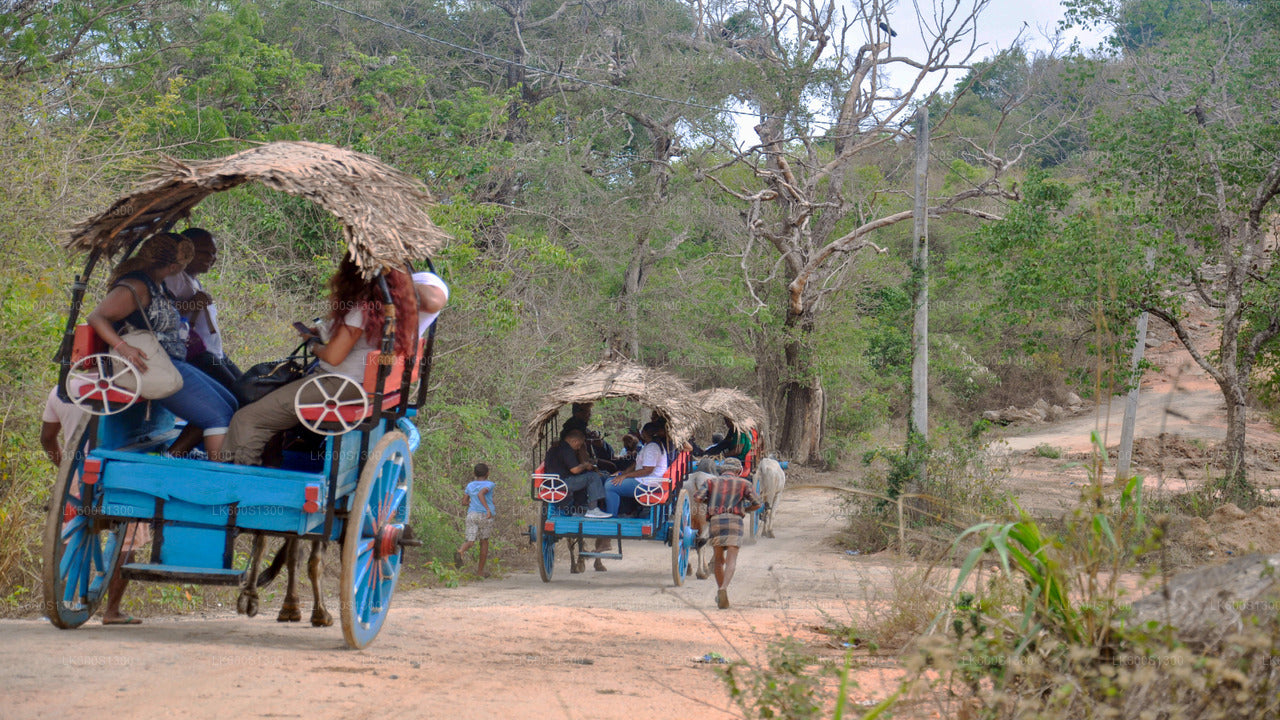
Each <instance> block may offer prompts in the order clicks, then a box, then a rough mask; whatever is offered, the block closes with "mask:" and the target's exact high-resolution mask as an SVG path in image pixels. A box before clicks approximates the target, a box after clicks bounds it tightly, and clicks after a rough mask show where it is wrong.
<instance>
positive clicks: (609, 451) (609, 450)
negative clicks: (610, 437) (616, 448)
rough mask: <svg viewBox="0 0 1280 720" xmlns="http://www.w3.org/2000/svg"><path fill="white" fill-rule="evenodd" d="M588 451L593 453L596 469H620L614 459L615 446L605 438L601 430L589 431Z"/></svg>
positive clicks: (613, 470) (608, 471)
mask: <svg viewBox="0 0 1280 720" xmlns="http://www.w3.org/2000/svg"><path fill="white" fill-rule="evenodd" d="M587 452H588V453H590V455H591V462H592V463H593V464H594V465H595V466H596V469H598V470H601V471H603V472H606V473H612V472H617V471H618V466H617V464H616V463H615V462H614V460H613V446H612V445H610V444H609V442H608V441H607V440H605V439H604V435H602V434H601V433H600V431H599V430H588V431H587Z"/></svg>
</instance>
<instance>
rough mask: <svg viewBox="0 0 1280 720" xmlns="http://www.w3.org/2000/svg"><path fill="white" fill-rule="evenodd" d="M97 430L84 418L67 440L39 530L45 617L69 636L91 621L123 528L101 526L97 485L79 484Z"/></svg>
mask: <svg viewBox="0 0 1280 720" xmlns="http://www.w3.org/2000/svg"><path fill="white" fill-rule="evenodd" d="M97 430H98V418H97V416H93V415H85V419H84V420H82V421H81V422H80V425H79V426H78V427H77V428H76V429H75V431H74V433H73V434H72V441H71V443H70V446H71V447H72V448H74V449H73V450H72V451H71V452H69V453H68V455H67V457H64V458H63V459H62V466H61V467H60V468H58V479H57V481H56V482H55V483H54V486H53V489H52V490H50V491H49V514H48V516H47V517H46V519H45V525H44V572H43V576H44V607H45V613H46V614H47V615H48V616H49V621H50V622H52V623H53V624H54V625H56V626H58V627H60V628H63V629H68V630H69V629H71V628H77V627H80V626H81V625H83V624H84V623H85V622H86V621H87V620H88V619H89V618H91V617H93V613H94V612H95V611H96V610H97V609H98V604H99V603H101V602H102V599H103V598H104V597H105V596H106V594H107V583H108V582H109V581H110V580H111V575H112V574H113V573H114V572H115V570H116V563H118V562H119V561H120V545H121V543H122V542H123V540H124V532H125V528H126V526H125V525H124V524H123V523H111V522H107V521H106V520H104V519H103V517H102V513H101V512H100V511H99V506H100V505H101V503H97V502H95V494H96V490H97V487H96V485H82V484H81V482H80V477H81V471H82V470H83V469H84V458H85V455H86V454H87V453H88V452H89V450H91V449H93V445H94V443H93V440H94V438H95V437H96V436H97Z"/></svg>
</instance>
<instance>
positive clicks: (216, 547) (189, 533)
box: [160, 524, 227, 568]
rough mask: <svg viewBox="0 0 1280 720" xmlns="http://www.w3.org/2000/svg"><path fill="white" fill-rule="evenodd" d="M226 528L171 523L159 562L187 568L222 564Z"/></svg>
mask: <svg viewBox="0 0 1280 720" xmlns="http://www.w3.org/2000/svg"><path fill="white" fill-rule="evenodd" d="M226 542H227V531H226V528H213V527H191V526H189V525H168V524H166V525H165V527H164V542H163V543H161V544H160V564H161V565H163V566H177V567H186V568H222V567H223V561H224V560H225V558H226V555H225V552H226Z"/></svg>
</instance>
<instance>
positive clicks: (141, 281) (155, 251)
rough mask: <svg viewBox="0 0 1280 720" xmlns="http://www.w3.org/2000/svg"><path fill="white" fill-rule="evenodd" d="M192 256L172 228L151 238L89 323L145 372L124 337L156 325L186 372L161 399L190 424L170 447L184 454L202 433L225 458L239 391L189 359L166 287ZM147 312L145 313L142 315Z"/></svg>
mask: <svg viewBox="0 0 1280 720" xmlns="http://www.w3.org/2000/svg"><path fill="white" fill-rule="evenodd" d="M193 255H194V249H193V248H192V245H191V241H190V240H187V239H186V238H183V237H182V236H180V235H175V234H173V233H160V234H159V235H154V236H152V237H151V238H149V239H147V241H146V242H144V243H142V246H141V247H139V248H138V251H137V253H135V254H134V256H133V257H131V258H129V259H128V260H126V261H124V262H122V263H120V265H118V266H117V267H116V269H115V271H114V272H113V273H112V274H111V278H110V280H109V281H108V283H107V287H108V288H110V289H109V290H108V291H107V295H106V297H104V298H102V302H100V303H98V306H97V307H96V308H94V309H93V312H91V313H89V317H88V318H87V322H88V323H89V325H90V326H91V327H92V328H93V329H94V332H96V333H97V334H98V337H99V338H101V339H102V341H103V342H105V343H106V344H107V345H108V346H110V347H111V348H113V349H114V350H115V351H116V352H117V353H118V354H119V355H120V357H122V358H124V359H125V360H128V361H129V362H130V363H133V364H134V365H136V366H137V367H138V370H140V371H142V372H146V369H147V360H148V358H147V356H146V353H144V352H143V351H141V350H139V349H138V348H136V347H133V346H132V345H130V344H129V343H127V342H125V341H124V339H123V338H122V337H121V336H120V334H121V333H122V332H123V333H126V334H127V330H126V328H132V329H136V330H146V329H148V328H149V329H150V330H152V331H153V332H154V333H155V335H156V339H157V340H159V341H160V345H161V347H163V348H164V350H165V353H166V354H167V355H168V356H169V359H170V360H172V361H173V365H174V367H175V368H177V370H178V374H180V375H181V376H182V389H181V390H179V391H178V392H176V393H174V394H173V395H170V396H169V397H167V398H163V399H161V400H157V401H156V402H158V403H160V405H161V406H162V407H164V409H166V410H168V411H169V412H171V413H173V414H174V415H177V416H178V417H180V418H183V419H185V420H186V421H187V427H186V429H185V430H184V431H183V433H182V434H181V435H179V436H178V439H177V440H175V441H174V443H173V446H172V447H170V448H169V451H170V452H172V453H174V454H179V453H185V452H186V451H188V450H190V449H192V448H193V447H195V445H196V444H197V443H199V441H200V438H201V436H202V435H203V437H204V446H205V450H206V451H207V452H208V454H209V459H211V460H217V459H219V458H220V457H221V453H222V449H223V440H224V438H225V436H226V434H227V424H228V423H229V422H230V421H231V416H232V414H233V413H234V412H235V411H236V407H237V403H236V399H235V396H234V395H232V394H231V392H230V391H229V390H227V389H226V388H224V387H222V386H221V385H219V384H218V383H216V382H214V380H213V379H212V378H210V377H209V376H208V375H206V374H204V373H203V372H201V371H200V370H199V369H198V368H196V367H195V366H194V365H192V364H190V363H188V362H187V360H186V358H187V341H186V338H184V337H183V336H182V319H181V317H180V316H179V314H178V308H177V306H176V305H175V303H174V299H173V295H172V294H171V293H170V292H169V291H168V290H167V289H165V287H164V280H165V278H167V277H169V276H170V275H174V274H176V273H178V272H181V271H182V270H183V268H185V267H186V266H187V263H189V262H190V261H191V258H192V256H193ZM144 314H145V316H144Z"/></svg>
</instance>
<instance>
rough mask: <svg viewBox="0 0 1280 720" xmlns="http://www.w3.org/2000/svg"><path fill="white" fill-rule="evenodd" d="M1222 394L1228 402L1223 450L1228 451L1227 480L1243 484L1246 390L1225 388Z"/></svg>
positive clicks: (1246, 410) (1236, 387)
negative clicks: (1238, 481)
mask: <svg viewBox="0 0 1280 720" xmlns="http://www.w3.org/2000/svg"><path fill="white" fill-rule="evenodd" d="M1222 394H1223V396H1224V398H1225V399H1226V401H1227V437H1226V439H1225V440H1224V441H1223V443H1222V448H1223V450H1225V451H1226V457H1225V458H1224V460H1225V461H1226V467H1227V478H1226V479H1228V480H1240V481H1242V482H1243V481H1245V480H1246V473H1245V467H1244V450H1245V428H1246V424H1247V423H1248V410H1249V409H1248V405H1247V404H1246V403H1245V397H1244V389H1243V388H1241V387H1240V386H1239V385H1235V384H1233V385H1232V387H1230V388H1223V393H1222Z"/></svg>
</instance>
